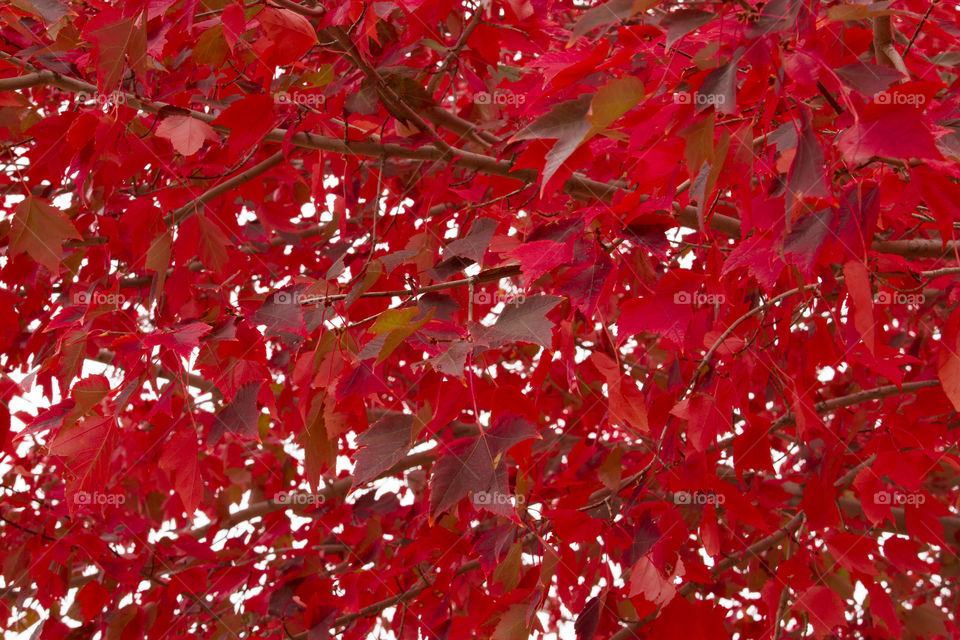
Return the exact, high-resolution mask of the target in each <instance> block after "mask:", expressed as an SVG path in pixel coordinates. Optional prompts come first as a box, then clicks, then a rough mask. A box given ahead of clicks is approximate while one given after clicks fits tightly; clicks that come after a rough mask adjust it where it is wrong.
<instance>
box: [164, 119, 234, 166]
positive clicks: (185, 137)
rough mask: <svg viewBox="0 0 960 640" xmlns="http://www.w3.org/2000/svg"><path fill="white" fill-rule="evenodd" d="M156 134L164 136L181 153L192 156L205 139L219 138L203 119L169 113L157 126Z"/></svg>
mask: <svg viewBox="0 0 960 640" xmlns="http://www.w3.org/2000/svg"><path fill="white" fill-rule="evenodd" d="M157 135H158V136H160V137H161V138H166V139H167V140H169V141H170V144H172V145H173V148H174V149H176V150H177V152H179V153H180V154H181V155H184V156H192V155H193V154H195V153H196V152H197V151H200V147H202V146H203V143H204V142H206V141H212V140H219V136H217V132H216V131H214V130H213V127H211V126H210V125H209V124H207V123H206V122H204V121H203V120H197V119H196V118H194V117H192V116H182V115H176V114H175V115H171V116H167V117H166V118H164V119H163V121H162V122H161V123H160V124H159V125H158V126H157Z"/></svg>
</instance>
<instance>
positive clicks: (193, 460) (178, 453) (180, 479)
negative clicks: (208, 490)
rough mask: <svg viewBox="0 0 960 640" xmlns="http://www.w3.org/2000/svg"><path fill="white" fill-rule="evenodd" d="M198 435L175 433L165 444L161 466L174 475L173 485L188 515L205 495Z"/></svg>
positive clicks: (161, 456) (190, 514) (186, 432)
mask: <svg viewBox="0 0 960 640" xmlns="http://www.w3.org/2000/svg"><path fill="white" fill-rule="evenodd" d="M197 451H198V444H197V436H196V434H195V433H193V432H188V431H184V432H181V433H178V434H174V435H173V436H172V437H171V438H170V440H168V441H167V443H166V444H164V445H163V453H162V454H161V455H160V460H159V466H160V468H161V469H163V470H164V471H166V472H167V473H169V474H171V475H172V476H173V486H174V489H175V490H176V492H177V495H178V496H180V501H181V502H183V507H184V510H185V511H186V512H187V515H188V516H190V517H191V518H192V517H193V512H194V511H196V509H197V506H198V505H199V504H200V500H201V498H202V496H203V478H202V477H201V472H200V465H199V462H198V460H197Z"/></svg>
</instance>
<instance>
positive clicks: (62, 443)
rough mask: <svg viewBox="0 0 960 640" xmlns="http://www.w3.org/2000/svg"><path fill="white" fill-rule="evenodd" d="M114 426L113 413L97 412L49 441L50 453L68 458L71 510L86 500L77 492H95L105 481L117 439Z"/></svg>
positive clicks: (68, 488) (68, 486)
mask: <svg viewBox="0 0 960 640" xmlns="http://www.w3.org/2000/svg"><path fill="white" fill-rule="evenodd" d="M115 427H116V420H115V418H114V417H113V416H107V417H99V416H94V417H90V418H87V419H86V420H83V421H81V422H79V423H77V424H75V425H73V426H68V427H64V428H63V429H61V430H60V431H59V432H58V433H57V435H56V437H55V438H54V439H53V440H52V441H51V442H50V453H51V454H53V455H55V456H61V457H63V458H64V459H65V460H66V465H67V470H68V472H69V473H70V476H71V480H70V481H69V482H68V483H67V499H68V505H69V509H70V513H74V512H75V511H76V509H77V508H78V506H79V505H81V504H84V503H85V501H84V500H81V499H79V498H78V495H79V496H81V497H82V494H83V493H94V492H96V491H98V490H99V489H100V488H101V487H102V486H103V485H104V484H105V481H106V478H107V473H108V468H109V464H110V457H111V455H112V453H113V446H114V443H115V440H116V428H115ZM75 498H78V499H75Z"/></svg>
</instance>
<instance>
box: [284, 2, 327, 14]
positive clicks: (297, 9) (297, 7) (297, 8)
mask: <svg viewBox="0 0 960 640" xmlns="http://www.w3.org/2000/svg"><path fill="white" fill-rule="evenodd" d="M272 1H273V2H276V3H277V4H278V5H280V6H281V7H283V8H285V9H289V10H290V11H293V12H294V13H299V14H300V15H302V16H306V17H307V18H320V17H322V16H323V15H324V14H326V13H327V9H326V7H323V6H320V7H305V6H303V5H302V4H300V3H299V2H294V1H293V0H272Z"/></svg>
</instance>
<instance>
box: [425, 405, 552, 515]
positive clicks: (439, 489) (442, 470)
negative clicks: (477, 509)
mask: <svg viewBox="0 0 960 640" xmlns="http://www.w3.org/2000/svg"><path fill="white" fill-rule="evenodd" d="M536 434H537V432H536V429H534V427H533V426H532V425H531V424H530V423H528V422H527V421H525V420H523V419H521V418H516V417H512V416H507V417H505V418H504V419H502V420H501V421H500V422H498V423H497V424H495V425H494V426H493V427H491V428H490V429H489V430H486V431H484V432H483V433H481V434H480V435H479V436H477V437H475V438H461V439H459V440H456V441H454V442H452V443H451V444H450V445H449V446H448V447H445V448H444V454H443V455H441V456H440V458H439V459H438V460H437V463H436V465H434V468H433V473H432V474H431V476H430V517H431V518H436V516H437V515H438V514H440V513H443V512H444V511H447V510H448V509H449V508H450V507H452V506H454V505H455V504H457V503H458V502H459V501H460V500H462V499H463V498H465V497H467V495H468V494H470V493H481V492H486V493H491V494H493V495H491V496H490V501H491V503H492V504H502V503H504V502H505V500H506V498H507V497H508V496H504V495H502V494H500V491H499V490H501V489H503V487H502V486H499V485H498V484H497V483H496V480H497V477H496V476H497V473H498V471H500V470H504V469H505V467H504V466H503V465H504V464H505V462H504V460H503V456H504V454H505V453H506V452H507V451H508V450H509V449H510V448H511V447H512V446H513V445H515V444H517V443H519V442H522V441H524V440H528V439H530V438H533V437H534V436H536Z"/></svg>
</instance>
